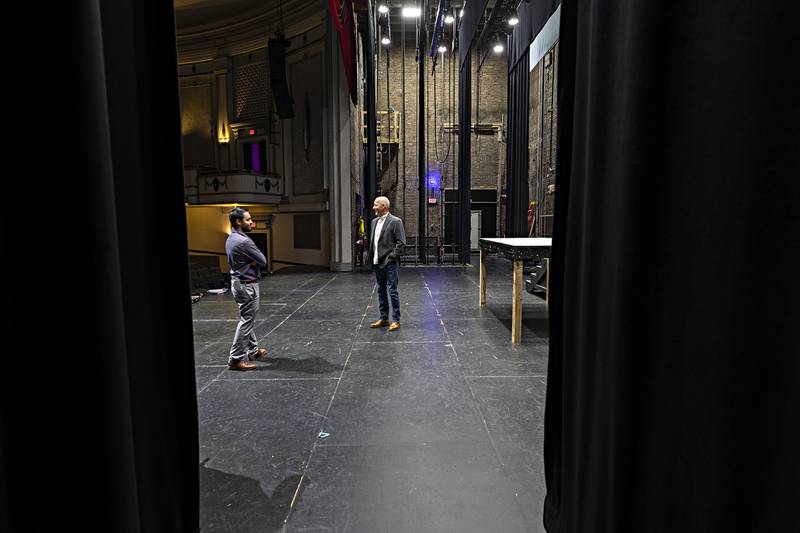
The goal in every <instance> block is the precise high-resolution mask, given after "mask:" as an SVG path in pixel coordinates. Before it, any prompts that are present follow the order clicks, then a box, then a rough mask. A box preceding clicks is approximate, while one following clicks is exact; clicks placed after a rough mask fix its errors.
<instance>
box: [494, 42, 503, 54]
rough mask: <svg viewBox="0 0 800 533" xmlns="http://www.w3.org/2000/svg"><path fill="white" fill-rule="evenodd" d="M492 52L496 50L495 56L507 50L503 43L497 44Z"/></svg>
mask: <svg viewBox="0 0 800 533" xmlns="http://www.w3.org/2000/svg"><path fill="white" fill-rule="evenodd" d="M492 50H494V53H495V54H500V53H502V52H503V50H505V47H504V46H503V44H502V43H497V44H496V45H494V48H492Z"/></svg>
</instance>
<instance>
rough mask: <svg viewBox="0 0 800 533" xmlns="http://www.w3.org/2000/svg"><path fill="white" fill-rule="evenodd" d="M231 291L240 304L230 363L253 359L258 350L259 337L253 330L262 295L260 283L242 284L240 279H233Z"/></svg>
mask: <svg viewBox="0 0 800 533" xmlns="http://www.w3.org/2000/svg"><path fill="white" fill-rule="evenodd" d="M231 293H232V294H233V300H234V301H235V302H236V303H237V304H239V325H238V326H236V334H235V335H234V336H233V344H232V345H231V355H230V357H229V358H228V363H233V362H234V361H243V360H245V359H250V360H252V359H253V356H254V355H255V354H256V351H258V337H256V332H255V331H253V326H254V325H255V321H256V313H258V304H259V296H260V294H259V289H258V283H246V284H242V283H240V282H239V280H231Z"/></svg>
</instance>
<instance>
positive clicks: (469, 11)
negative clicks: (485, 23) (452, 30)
mask: <svg viewBox="0 0 800 533" xmlns="http://www.w3.org/2000/svg"><path fill="white" fill-rule="evenodd" d="M488 3H489V0H470V1H469V2H466V4H465V5H464V16H463V17H460V19H459V21H458V59H459V61H458V63H459V65H460V66H461V67H462V68H463V67H464V64H465V63H467V61H468V60H469V57H468V55H469V52H470V50H471V47H472V41H473V40H474V39H475V37H476V32H477V30H478V27H479V26H480V24H481V21H482V20H483V13H484V11H486V4H488Z"/></svg>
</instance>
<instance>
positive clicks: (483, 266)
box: [478, 248, 486, 305]
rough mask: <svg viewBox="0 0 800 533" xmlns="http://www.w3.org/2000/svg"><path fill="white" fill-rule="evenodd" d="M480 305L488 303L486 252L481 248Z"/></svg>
mask: <svg viewBox="0 0 800 533" xmlns="http://www.w3.org/2000/svg"><path fill="white" fill-rule="evenodd" d="M478 292H479V293H480V305H486V252H485V251H484V249H483V248H481V259H480V288H479V289H478Z"/></svg>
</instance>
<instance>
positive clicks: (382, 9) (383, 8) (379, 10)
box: [378, 4, 389, 13]
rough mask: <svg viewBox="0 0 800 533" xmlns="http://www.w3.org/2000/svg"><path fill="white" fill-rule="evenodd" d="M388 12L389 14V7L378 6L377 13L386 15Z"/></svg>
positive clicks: (384, 5)
mask: <svg viewBox="0 0 800 533" xmlns="http://www.w3.org/2000/svg"><path fill="white" fill-rule="evenodd" d="M388 12H389V6H387V5H386V4H381V5H379V6H378V13H388Z"/></svg>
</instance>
